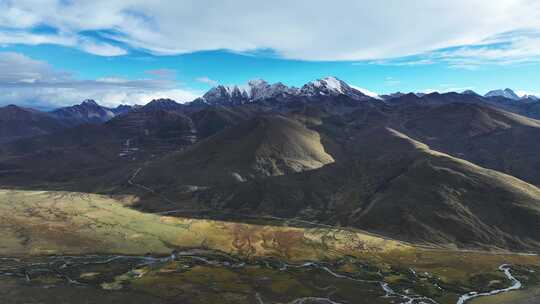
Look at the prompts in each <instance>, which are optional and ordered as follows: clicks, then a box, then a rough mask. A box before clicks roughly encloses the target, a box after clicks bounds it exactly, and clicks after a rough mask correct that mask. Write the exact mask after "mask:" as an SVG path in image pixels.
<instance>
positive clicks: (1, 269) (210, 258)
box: [0, 250, 522, 304]
mask: <svg viewBox="0 0 540 304" xmlns="http://www.w3.org/2000/svg"><path fill="white" fill-rule="evenodd" d="M179 258H184V259H191V260H193V261H197V262H199V263H205V264H209V265H212V266H218V267H228V268H241V267H244V266H245V265H246V263H245V262H243V261H241V260H237V259H235V258H232V257H229V256H222V257H220V256H219V255H215V254H210V255H208V254H205V252H203V251H199V250H190V251H182V252H174V253H172V254H171V255H170V256H168V257H152V256H124V255H116V256H99V255H87V256H54V257H49V258H46V259H43V261H40V262H36V263H25V262H24V261H22V260H20V259H17V258H0V276H12V277H19V278H21V279H26V280H27V281H30V280H31V276H32V274H33V273H35V272H41V271H45V272H47V271H49V272H52V273H55V274H56V275H58V276H60V277H62V278H64V279H65V280H66V282H67V283H69V284H73V285H84V283H81V282H78V281H77V280H75V279H73V278H70V277H69V276H68V275H67V274H66V273H67V272H65V271H63V270H65V269H68V268H71V267H77V266H82V265H99V264H109V263H114V262H121V263H127V264H129V265H132V267H133V268H137V267H142V266H145V265H152V264H158V263H166V262H169V261H173V260H177V259H179ZM257 263H258V264H261V266H263V267H269V268H272V269H275V270H279V271H286V270H287V269H288V268H304V269H314V270H320V271H324V272H326V273H328V274H329V275H331V276H333V277H335V278H337V279H343V280H351V281H355V282H360V283H366V284H375V285H378V286H379V287H380V288H381V290H382V291H384V297H387V298H396V299H399V301H400V302H399V303H400V304H438V303H437V302H436V301H435V300H433V299H431V298H428V297H425V296H421V295H413V294H403V293H400V292H397V291H395V290H394V289H392V288H391V287H390V285H389V284H388V283H387V282H385V281H378V280H364V279H359V278H356V277H352V276H348V275H345V274H341V273H337V272H336V271H334V270H332V265H330V264H328V263H322V262H306V263H303V264H299V265H297V264H287V263H284V262H282V261H276V260H261V261H259V262H257ZM499 270H500V271H502V272H504V274H505V275H506V277H507V278H508V279H509V280H510V281H511V282H512V285H511V286H510V287H507V288H504V289H496V290H492V291H489V292H482V293H481V292H469V293H467V294H464V295H462V296H461V297H460V298H459V299H458V301H457V303H456V304H464V303H466V302H467V301H469V300H471V299H474V298H477V297H484V296H492V295H496V294H499V293H503V292H508V291H512V290H517V289H520V288H521V287H522V283H521V282H520V281H519V280H517V279H516V278H515V277H514V276H513V275H512V273H511V272H510V270H511V268H510V265H507V264H504V265H501V266H500V267H499ZM411 272H412V273H413V274H415V272H414V270H412V269H411ZM256 299H257V301H258V302H259V304H265V303H264V302H263V300H262V298H261V297H260V295H258V294H257V295H256ZM289 303H290V304H302V303H320V304H324V303H328V304H341V303H339V302H336V301H334V300H332V299H330V298H317V297H306V298H299V299H295V300H293V301H291V302H289Z"/></svg>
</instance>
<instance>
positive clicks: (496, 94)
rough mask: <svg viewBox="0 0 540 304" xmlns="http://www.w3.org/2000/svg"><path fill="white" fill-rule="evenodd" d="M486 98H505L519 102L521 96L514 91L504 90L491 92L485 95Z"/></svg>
mask: <svg viewBox="0 0 540 304" xmlns="http://www.w3.org/2000/svg"><path fill="white" fill-rule="evenodd" d="M484 97H504V98H508V99H512V100H519V99H520V98H519V96H518V95H517V94H516V93H515V92H514V91H512V90H511V89H508V88H506V89H504V90H493V91H489V92H487V93H486V95H484Z"/></svg>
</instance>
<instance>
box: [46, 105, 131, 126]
mask: <svg viewBox="0 0 540 304" xmlns="http://www.w3.org/2000/svg"><path fill="white" fill-rule="evenodd" d="M130 110H131V106H126V105H120V106H118V107H116V108H107V107H103V106H101V105H99V104H97V103H96V102H95V101H94V100H91V99H88V100H85V101H83V102H82V103H81V104H79V105H75V106H71V107H63V108H59V109H56V110H54V111H52V112H50V113H51V115H52V116H54V117H56V118H57V119H58V120H61V121H63V122H65V123H66V124H70V125H74V126H76V125H81V124H100V123H104V122H106V121H108V120H110V119H112V118H113V117H115V116H118V115H122V114H124V113H127V112H129V111H130Z"/></svg>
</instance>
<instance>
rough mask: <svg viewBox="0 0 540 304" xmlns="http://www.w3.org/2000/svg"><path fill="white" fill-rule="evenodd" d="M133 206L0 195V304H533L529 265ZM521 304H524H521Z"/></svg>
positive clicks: (100, 199) (99, 199)
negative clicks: (464, 299) (464, 298)
mask: <svg viewBox="0 0 540 304" xmlns="http://www.w3.org/2000/svg"><path fill="white" fill-rule="evenodd" d="M135 201H136V198H134V197H122V198H111V197H107V196H101V195H95V194H86V193H72V192H46V191H15V190H9V189H5V190H0V230H1V233H0V256H2V257H4V258H2V259H1V260H0V290H1V291H0V302H2V303H73V299H74V297H75V295H81V296H77V297H81V298H83V299H84V300H83V301H86V302H81V301H77V303H143V302H144V303H218V302H219V303H422V302H423V303H440V304H451V303H452V304H453V303H458V301H459V298H460V296H461V295H463V294H467V293H470V292H480V293H484V292H490V291H493V290H498V289H504V288H506V287H508V286H510V285H512V281H511V280H509V278H508V277H507V276H506V275H505V273H504V272H503V271H501V270H499V267H500V266H501V265H503V264H508V265H509V266H508V267H510V271H511V273H512V275H513V276H514V277H515V278H516V279H517V280H519V281H520V283H522V284H523V287H522V288H521V289H519V290H517V291H510V292H507V293H501V294H498V295H493V296H485V297H478V298H475V299H471V300H470V301H468V303H473V304H489V303H509V301H513V302H511V303H514V302H516V303H520V302H517V301H524V302H523V303H528V302H527V300H528V299H530V298H533V297H537V296H538V288H540V257H538V256H535V255H520V254H495V253H485V252H466V251H452V250H436V249H427V248H420V247H416V246H413V245H410V244H405V243H401V242H398V241H394V240H389V239H385V238H382V237H378V236H374V235H370V234H367V233H363V232H361V231H349V230H343V229H337V228H336V229H333V228H299V227H287V226H279V225H268V224H246V223H235V222H230V221H216V220H206V219H189V218H179V217H170V216H161V215H157V214H148V213H141V212H139V211H136V210H133V209H131V208H130V207H129V205H130V204H132V203H134V202H135ZM531 303H532V302H531Z"/></svg>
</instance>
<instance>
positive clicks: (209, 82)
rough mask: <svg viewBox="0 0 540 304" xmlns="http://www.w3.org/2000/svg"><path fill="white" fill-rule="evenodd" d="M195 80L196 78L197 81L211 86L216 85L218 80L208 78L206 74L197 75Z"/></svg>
mask: <svg viewBox="0 0 540 304" xmlns="http://www.w3.org/2000/svg"><path fill="white" fill-rule="evenodd" d="M195 80H197V81H198V82H202V83H206V84H207V85H211V86H215V85H218V82H217V81H216V80H213V79H210V78H208V77H206V76H203V77H198V78H196V79H195Z"/></svg>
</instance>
